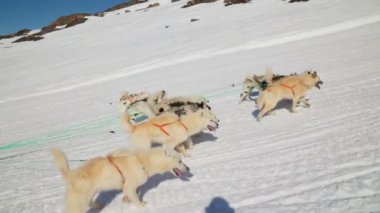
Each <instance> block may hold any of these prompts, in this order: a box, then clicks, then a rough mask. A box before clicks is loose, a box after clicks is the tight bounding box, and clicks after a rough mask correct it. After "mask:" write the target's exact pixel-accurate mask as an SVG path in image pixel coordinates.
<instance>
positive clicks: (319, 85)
mask: <svg viewBox="0 0 380 213" xmlns="http://www.w3.org/2000/svg"><path fill="white" fill-rule="evenodd" d="M322 84H323V81H321V80H319V81H318V82H317V83H316V84H315V87H317V88H318V89H321V85H322Z"/></svg>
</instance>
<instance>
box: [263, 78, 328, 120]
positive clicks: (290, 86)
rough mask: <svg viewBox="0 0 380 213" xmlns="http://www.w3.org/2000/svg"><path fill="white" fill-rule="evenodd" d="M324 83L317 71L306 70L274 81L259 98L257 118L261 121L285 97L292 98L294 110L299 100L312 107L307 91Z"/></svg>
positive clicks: (292, 108)
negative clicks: (306, 96) (306, 97)
mask: <svg viewBox="0 0 380 213" xmlns="http://www.w3.org/2000/svg"><path fill="white" fill-rule="evenodd" d="M322 83H323V82H322V81H321V80H320V78H319V76H318V74H317V72H316V71H314V72H313V71H305V72H304V73H302V74H299V75H291V76H286V77H283V78H281V79H279V80H278V81H275V82H273V83H272V84H270V85H269V86H268V87H267V88H266V89H265V90H263V91H261V92H260V94H259V97H258V98H257V108H258V109H259V110H260V113H259V114H258V116H257V120H258V121H260V120H261V119H262V117H263V116H264V115H265V114H266V113H268V112H270V111H271V110H272V109H274V108H275V107H276V105H277V103H278V102H279V101H281V100H283V99H290V100H292V107H291V111H292V112H296V105H297V103H299V102H301V103H303V104H304V105H305V106H306V107H310V103H308V100H307V99H305V95H306V92H307V90H308V89H311V88H313V87H317V88H319V85H320V84H322Z"/></svg>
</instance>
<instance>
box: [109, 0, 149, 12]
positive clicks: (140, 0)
mask: <svg viewBox="0 0 380 213" xmlns="http://www.w3.org/2000/svg"><path fill="white" fill-rule="evenodd" d="M143 2H147V0H130V1H128V2H124V3H120V4H118V5H115V6H113V7H111V8H108V9H107V10H105V11H104V12H111V11H115V10H120V9H123V8H125V7H129V6H132V5H135V4H140V3H143Z"/></svg>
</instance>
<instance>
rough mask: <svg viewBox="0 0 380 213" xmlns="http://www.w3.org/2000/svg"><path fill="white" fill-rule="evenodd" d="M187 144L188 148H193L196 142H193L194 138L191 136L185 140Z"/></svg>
mask: <svg viewBox="0 0 380 213" xmlns="http://www.w3.org/2000/svg"><path fill="white" fill-rule="evenodd" d="M184 144H185V146H186V148H187V149H193V148H194V144H193V140H192V139H191V137H189V138H188V139H187V140H186V141H185V143H184Z"/></svg>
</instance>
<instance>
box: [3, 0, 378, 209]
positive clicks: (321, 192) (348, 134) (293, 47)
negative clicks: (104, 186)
mask: <svg viewBox="0 0 380 213" xmlns="http://www.w3.org/2000/svg"><path fill="white" fill-rule="evenodd" d="M155 2H156V1H150V2H148V3H144V4H141V5H135V6H133V7H131V8H125V9H128V10H131V11H132V12H130V13H124V12H123V11H125V9H123V10H120V11H114V12H110V13H107V14H106V16H105V17H103V18H100V17H91V18H90V20H89V21H88V22H86V23H84V24H81V25H77V26H75V27H72V28H68V29H64V30H60V31H56V32H52V33H49V34H47V35H45V39H43V40H40V41H37V42H24V43H17V44H14V43H10V42H11V41H12V39H9V40H1V41H0V65H1V66H0V116H1V117H0V171H1V173H0V179H1V182H0V189H1V190H0V212H49V213H51V212H62V211H63V209H64V191H65V183H64V181H63V179H62V177H61V175H60V174H59V173H58V171H57V170H56V169H55V168H54V167H53V164H52V158H51V155H50V153H49V149H50V148H52V147H58V148H61V149H63V150H64V151H65V152H66V153H67V155H68V157H69V158H70V159H71V160H72V161H71V162H70V164H71V166H72V167H76V166H78V165H80V164H81V162H79V161H78V160H81V159H88V158H91V157H95V156H99V155H105V154H106V153H108V152H110V151H112V150H114V149H116V148H119V147H126V146H128V140H129V136H128V133H127V132H126V131H125V130H123V129H122V127H121V125H120V122H119V118H118V117H119V114H118V109H117V104H116V103H117V100H118V99H119V97H120V94H121V92H122V91H124V90H128V91H130V92H140V91H150V92H154V91H157V90H159V89H165V90H166V91H167V92H168V93H169V95H170V96H178V95H204V96H206V97H208V98H209V99H210V100H211V106H212V107H213V110H215V112H216V114H217V115H218V117H219V118H220V120H221V128H220V129H219V131H218V132H216V133H214V134H210V133H204V134H200V135H198V136H196V137H195V138H194V141H195V142H196V143H197V145H196V146H195V147H194V150H192V151H191V153H192V157H191V158H188V159H185V161H186V163H187V164H188V165H189V166H190V167H191V170H192V172H193V174H194V177H192V178H191V179H190V181H188V182H184V181H180V180H178V179H173V178H171V176H169V175H161V176H155V177H154V178H152V179H151V180H150V181H149V182H148V183H147V184H146V185H144V186H143V187H142V192H143V199H144V200H145V201H147V202H148V205H147V206H146V207H145V208H143V209H138V208H136V207H134V206H133V205H128V204H123V203H122V201H121V197H122V195H121V194H120V193H117V192H107V193H101V194H100V195H99V197H98V200H100V201H101V202H103V203H106V204H107V206H106V207H105V209H104V210H103V211H102V212H162V213H177V212H181V213H187V212H189V213H192V212H207V213H223V211H221V210H215V208H214V207H213V206H214V204H216V205H222V206H223V205H224V206H228V208H230V209H232V208H233V209H234V210H235V212H239V213H240V212H242V213H246V212H247V213H251V212H366V213H369V212H380V144H379V143H380V142H379V140H380V132H379V126H380V122H379V121H380V116H379V115H380V75H379V72H380V70H379V67H380V60H379V59H380V45H379V44H380V12H379V11H380V2H379V1H378V0H365V1H356V0H335V1H331V0H312V1H309V2H304V3H293V4H289V3H286V2H285V1H281V0H255V1H252V3H250V4H245V5H232V6H229V7H224V6H223V3H222V2H221V1H218V2H216V3H211V4H202V5H196V6H193V7H190V8H187V9H181V8H180V7H181V6H182V5H184V4H185V2H184V1H180V2H176V3H173V4H169V2H168V1H162V2H163V3H166V4H162V5H161V6H159V7H156V8H151V9H149V10H138V9H141V8H143V7H145V6H147V5H148V4H150V3H155ZM136 10H137V11H136ZM118 13H119V15H118ZM192 18H197V19H199V21H196V22H190V20H191V19H192ZM166 26H168V27H167V28H166ZM267 67H272V68H273V69H274V71H275V72H276V73H279V74H289V73H292V72H301V71H303V70H304V69H307V68H312V69H316V70H317V71H318V73H319V75H320V76H321V78H322V80H323V81H324V82H325V84H324V85H322V89H321V90H316V89H315V90H312V91H310V92H309V93H308V97H309V98H310V100H311V104H312V107H311V108H309V109H304V108H300V110H299V111H300V112H299V113H290V112H289V111H288V110H287V109H286V106H287V105H286V103H284V104H282V105H281V106H280V107H279V109H278V111H277V114H276V115H275V116H266V117H264V119H263V120H262V121H261V122H257V121H256V120H255V116H256V115H257V112H256V110H255V107H254V103H253V102H245V103H243V104H240V105H239V104H237V103H238V100H239V93H240V91H241V84H240V82H241V81H242V80H243V78H244V76H245V75H247V74H251V73H256V74H262V73H263V72H264V70H265V68H267ZM232 84H234V85H235V87H232V86H231V85H232ZM110 131H114V132H115V133H111V132H110ZM218 198H221V199H218ZM223 202H226V203H223ZM210 206H211V207H210ZM228 208H225V209H228ZM90 212H96V211H95V210H91V211H90ZM225 212H231V211H228V210H226V211H225Z"/></svg>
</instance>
